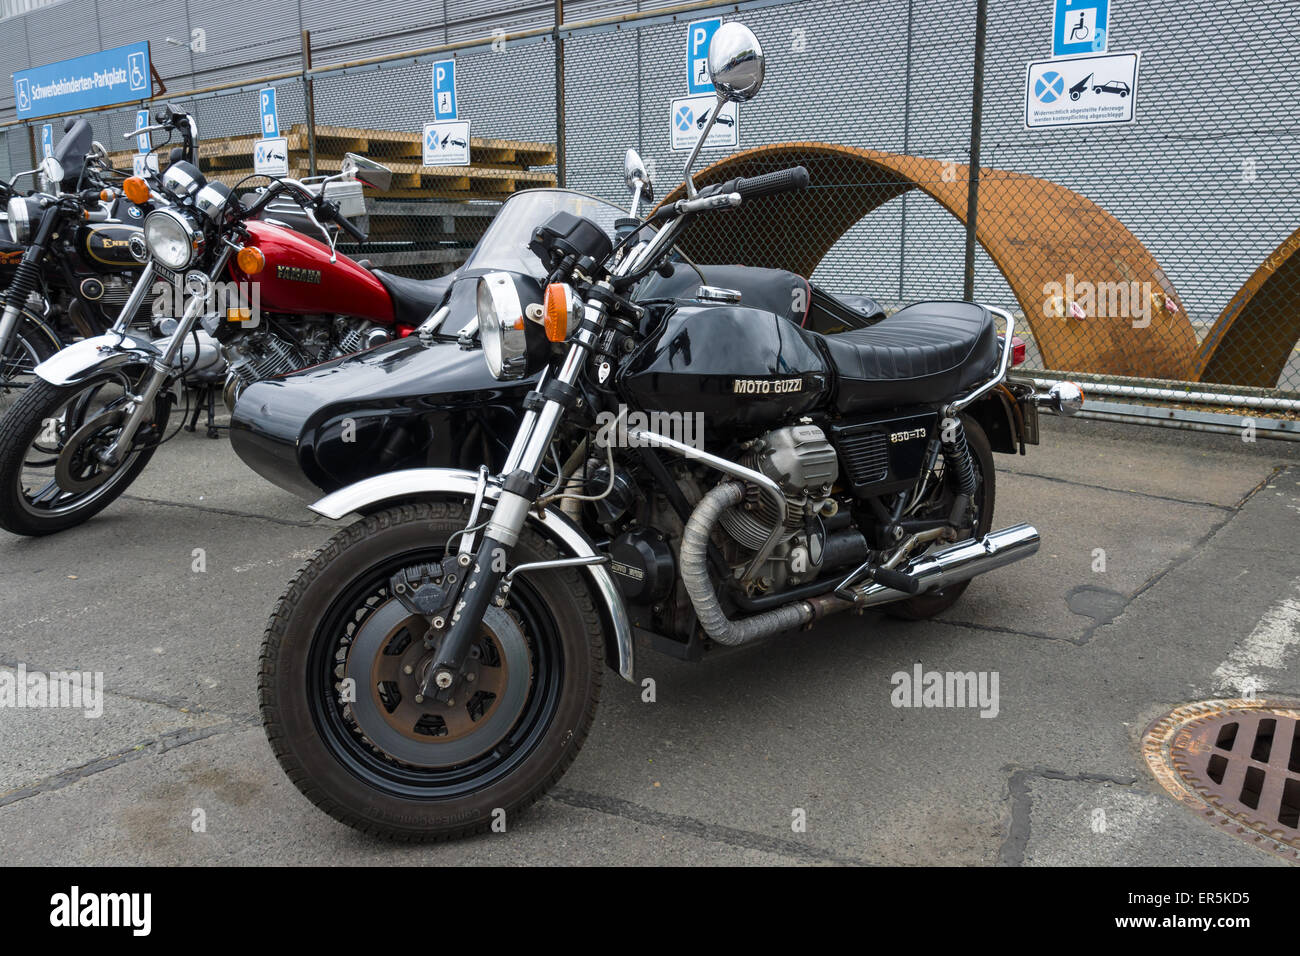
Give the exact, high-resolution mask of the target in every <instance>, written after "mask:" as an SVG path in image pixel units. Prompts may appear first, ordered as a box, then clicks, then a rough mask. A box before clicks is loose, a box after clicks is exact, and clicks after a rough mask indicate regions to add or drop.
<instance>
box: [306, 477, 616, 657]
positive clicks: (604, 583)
mask: <svg viewBox="0 0 1300 956" xmlns="http://www.w3.org/2000/svg"><path fill="white" fill-rule="evenodd" d="M477 488H478V475H476V474H475V473H474V472H472V471H462V470H460V469H458V468H408V469H406V470H404V471H390V472H388V473H387V474H384V475H375V476H374V477H373V478H366V479H364V480H363V481H358V482H357V483H356V484H353V485H348V487H346V488H340V489H339V490H338V491H336V492H334V493H333V494H331V495H326V496H325V497H324V498H322V499H320V500H319V501H317V502H316V503H315V504H313V505H312V506H311V510H312V511H315V512H316V513H317V514H321V515H324V516H325V517H326V518H332V519H334V520H336V521H337V520H338V519H339V518H342V517H343V516H345V515H348V514H351V513H353V512H363V513H364V512H366V511H369V510H371V509H373V508H374V507H375V506H376V505H380V504H383V503H384V502H387V501H394V500H396V499H405V500H407V501H410V500H417V501H418V500H430V499H434V500H436V499H445V498H469V499H472V498H473V497H474V493H475V491H476V490H477ZM496 494H497V490H496V489H495V488H493V487H491V486H489V487H488V490H487V497H489V498H494V497H496ZM528 522H529V524H530V525H532V527H533V528H535V529H536V530H537V531H539V532H540V533H541V534H542V535H543V536H545V537H546V538H548V539H550V540H551V542H552V543H554V544H555V545H556V546H557V547H558V548H559V549H560V550H561V551H562V552H564V554H565V556H566V557H574V558H590V557H595V556H597V555H598V554H599V552H598V551H597V550H596V548H595V547H594V546H593V545H592V543H591V540H590V539H589V538H588V537H587V536H586V534H584V533H583V531H582V529H581V528H579V527H578V526H577V525H575V524H574V523H573V522H571V521H570V520H569V519H568V518H566V517H565V516H564V515H562V514H561V513H560V512H559V511H556V510H554V509H547V511H546V514H545V517H538V515H537V514H536V512H530V513H529V516H528ZM583 570H584V571H586V572H587V576H588V579H589V580H590V582H591V590H592V594H593V596H594V597H595V599H596V603H597V607H599V608H600V611H601V617H603V618H604V621H605V657H606V659H607V660H608V661H609V663H610V665H611V666H614V667H617V669H618V673H619V675H620V676H621V677H622V678H623V679H624V680H627V681H631V680H632V679H633V678H632V675H633V664H634V660H633V646H632V621H631V619H630V618H629V617H628V613H627V608H626V606H625V605H624V604H623V596H622V594H621V593H620V592H619V590H618V586H617V585H616V584H615V583H614V579H613V578H612V577H611V576H610V573H609V570H608V569H607V568H606V567H605V565H603V564H589V565H586V566H585V567H584V568H583Z"/></svg>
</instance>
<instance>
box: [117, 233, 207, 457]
mask: <svg viewBox="0 0 1300 956" xmlns="http://www.w3.org/2000/svg"><path fill="white" fill-rule="evenodd" d="M229 259H230V247H229V246H227V247H225V248H224V249H223V250H222V251H221V255H219V256H218V257H217V261H216V263H215V264H214V265H213V267H212V270H211V272H210V274H209V275H208V276H207V281H206V282H205V283H204V284H203V293H202V294H201V295H193V296H190V299H189V302H188V303H187V304H186V306H185V312H184V313H182V315H181V320H180V322H179V323H178V324H177V325H176V331H175V332H173V333H172V337H171V338H170V339H169V340H168V342H167V347H166V348H165V349H163V352H162V354H161V355H159V356H158V357H157V358H156V359H154V362H153V366H152V367H151V370H150V373H149V378H148V380H147V381H146V382H145V385H144V387H143V388H142V389H140V394H139V395H133V396H132V397H131V401H132V407H131V412H130V414H129V415H128V416H127V419H126V421H125V422H124V423H123V425H122V430H121V431H120V432H119V433H118V435H117V438H116V439H114V441H113V444H112V445H110V446H109V447H108V448H105V449H104V450H103V451H102V452H101V453H100V459H101V460H102V461H105V462H109V463H112V464H117V463H118V462H119V461H120V460H121V456H122V449H123V448H128V449H129V448H130V447H131V445H132V444H133V443H134V442H135V435H136V432H138V431H139V430H140V426H141V425H143V424H144V421H145V419H146V418H147V417H148V416H149V414H150V412H151V411H152V410H153V406H154V400H155V399H156V398H157V397H158V392H159V391H161V390H162V387H163V385H165V384H166V382H167V380H168V379H169V378H171V377H172V376H173V375H174V374H175V373H176V370H177V369H176V366H177V362H176V356H177V355H178V354H180V352H181V349H182V347H183V346H184V344H185V337H186V336H187V335H189V334H190V330H191V329H193V328H194V323H195V322H197V321H198V319H199V316H201V315H202V314H203V309H204V308H205V307H206V306H207V303H208V291H209V289H211V283H212V280H213V279H215V278H216V277H217V276H219V275H221V271H222V270H223V269H225V267H226V262H227V261H228V260H229ZM141 278H142V279H143V278H144V277H143V276H141ZM138 288H140V286H139V285H137V289H138ZM131 298H132V299H134V298H135V292H134V291H133V292H132V293H131ZM127 304H128V305H129V304H130V300H128V302H127ZM122 315H123V316H126V315H128V313H127V312H126V310H125V309H123V312H122ZM128 321H129V319H128ZM121 322H122V318H121V317H119V318H118V324H121Z"/></svg>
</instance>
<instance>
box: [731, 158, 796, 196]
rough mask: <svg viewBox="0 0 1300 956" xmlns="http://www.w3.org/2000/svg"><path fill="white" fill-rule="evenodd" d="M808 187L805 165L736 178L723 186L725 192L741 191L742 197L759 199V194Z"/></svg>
mask: <svg viewBox="0 0 1300 956" xmlns="http://www.w3.org/2000/svg"><path fill="white" fill-rule="evenodd" d="M807 188H808V170H807V169H805V168H804V167H803V166H791V167H790V168H788V169H778V170H777V171H776V172H774V173H764V174H763V175H761V176H751V177H749V178H747V179H745V178H741V179H735V180H733V181H732V182H730V183H727V184H725V185H724V186H723V190H722V191H723V192H737V193H740V198H741V199H757V198H758V197H759V196H775V195H777V194H778V193H793V192H799V191H800V190H803V189H807Z"/></svg>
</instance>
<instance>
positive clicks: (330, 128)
mask: <svg viewBox="0 0 1300 956" xmlns="http://www.w3.org/2000/svg"><path fill="white" fill-rule="evenodd" d="M624 7H626V9H624V8H623V7H619V8H617V9H614V8H611V7H610V5H609V4H608V3H606V4H604V5H603V6H601V7H600V8H599V11H598V12H599V13H600V14H601V15H602V16H603V17H604V18H603V19H601V20H588V21H585V22H577V19H575V18H581V17H582V16H583V15H584V12H586V11H588V6H587V5H583V4H579V3H577V2H570V3H569V4H568V13H567V15H566V17H565V21H564V23H563V24H562V25H561V27H559V28H555V27H554V20H553V19H548V18H547V17H546V16H545V11H544V10H542V9H541V8H539V10H538V12H537V15H536V16H535V17H533V18H532V20H536V21H537V22H536V24H535V25H534V24H533V22H532V20H530V21H529V25H530V26H532V27H533V28H532V29H525V30H523V31H522V32H519V31H518V30H517V31H516V32H515V33H507V32H506V31H504V30H503V29H501V28H498V27H495V26H494V21H493V20H492V18H491V17H490V16H487V15H485V17H484V19H482V20H480V21H476V22H475V23H474V24H472V25H470V26H464V27H458V29H457V35H456V36H451V35H450V33H448V34H447V35H446V36H445V37H439V38H437V40H436V41H435V42H443V41H444V40H445V44H444V46H442V47H439V48H428V49H424V50H420V51H413V52H411V53H407V54H394V55H384V56H383V57H382V58H380V59H375V60H367V61H360V62H354V63H352V64H347V65H345V64H340V63H337V62H331V63H330V64H329V65H327V66H325V67H317V68H316V69H315V70H304V69H302V65H301V63H300V64H299V69H298V71H297V72H298V74H299V75H296V76H293V77H291V78H289V79H287V80H283V79H282V80H280V81H277V89H278V107H279V115H280V124H281V128H282V131H283V132H284V134H285V135H286V136H287V137H288V138H289V140H290V144H289V145H290V152H291V173H292V174H293V175H299V176H304V177H305V176H309V175H323V174H328V173H331V172H335V171H337V169H338V165H339V163H340V161H341V159H342V155H343V153H344V152H346V151H348V150H355V151H357V152H363V153H365V154H366V155H369V156H371V157H372V158H374V159H377V160H379V161H380V162H384V163H385V164H386V165H389V166H391V167H392V168H393V169H394V171H395V174H396V175H395V178H394V183H393V188H392V189H391V190H389V191H388V192H387V193H383V194H377V195H375V194H369V195H368V199H367V211H368V214H369V224H370V230H371V236H372V238H371V241H370V242H368V243H367V244H366V246H365V247H364V248H363V249H361V250H355V249H349V248H348V247H346V246H345V247H344V250H345V251H348V252H350V253H351V254H355V255H357V256H365V257H367V258H369V259H370V260H371V261H372V262H373V263H374V264H375V265H377V266H381V267H383V268H386V269H392V270H394V271H397V272H401V273H403V274H406V275H412V276H435V275H440V274H443V273H445V272H447V271H450V270H451V269H454V268H455V267H456V266H457V265H458V264H459V263H460V262H462V261H464V258H465V256H466V255H467V254H468V251H469V249H471V248H472V246H473V244H474V242H475V241H476V239H477V237H478V236H479V235H480V234H481V232H482V230H483V228H485V226H486V224H487V222H488V221H490V218H491V216H492V215H493V214H494V213H495V211H496V209H497V208H498V206H499V203H500V202H501V200H502V199H504V198H505V197H507V196H508V195H509V194H510V193H511V192H513V191H515V190H518V189H524V188H532V187H537V186H543V185H550V184H553V183H555V182H557V181H559V182H562V183H564V184H565V185H567V186H568V187H569V188H573V189H578V190H582V191H585V192H590V193H592V194H595V195H598V196H601V197H603V198H606V199H609V200H611V201H613V202H616V203H619V204H620V205H621V204H623V203H625V202H626V192H625V190H624V187H623V183H622V161H623V153H624V150H626V149H627V148H628V147H635V148H636V149H638V151H639V152H640V153H641V155H642V156H643V157H644V158H645V160H646V161H647V164H648V165H649V166H650V168H651V171H652V175H653V178H654V180H655V183H656V186H657V192H658V193H659V194H660V196H662V195H663V194H665V193H666V192H668V191H669V190H671V189H672V188H673V187H674V186H676V185H677V184H678V183H679V182H680V179H681V175H680V174H681V170H682V164H683V162H684V160H685V158H686V152H685V151H683V150H675V149H673V148H672V125H671V124H672V123H673V122H675V121H676V120H677V117H676V116H675V115H674V106H673V102H674V100H677V99H680V98H681V97H684V96H686V93H687V91H686V44H687V39H686V32H687V30H686V26H687V24H688V23H690V22H691V21H693V20H697V19H701V18H704V17H707V16H713V15H720V16H724V17H725V18H726V19H732V20H739V21H740V22H742V23H745V24H747V25H748V26H750V27H751V28H752V29H753V30H754V32H755V33H756V34H757V35H758V37H759V38H760V40H761V41H762V42H763V44H764V47H765V50H766V53H767V78H766V85H765V87H764V89H763V92H762V93H761V94H760V95H759V97H758V98H756V99H755V100H753V101H751V102H748V103H745V104H742V105H741V106H740V107H739V110H738V123H737V129H736V133H737V139H738V146H735V147H732V146H726V147H723V148H718V149H706V150H705V151H704V152H703V154H702V157H701V160H700V161H699V163H698V164H697V169H703V168H705V167H708V166H709V165H710V164H716V166H715V167H714V168H712V169H710V170H708V171H706V172H705V174H704V180H705V181H707V180H708V178H709V177H717V178H730V176H733V175H738V174H743V175H754V174H757V173H761V172H764V171H768V170H771V169H776V168H780V167H782V166H785V165H790V164H792V163H794V162H802V163H804V164H805V165H807V166H809V169H810V171H811V173H812V188H811V189H810V190H809V191H808V193H807V195H804V196H790V197H780V198H773V199H770V200H764V201H762V202H760V203H755V204H753V208H752V209H750V210H748V211H747V212H746V213H745V214H744V215H739V214H736V215H733V214H726V215H717V216H713V217H711V218H710V219H709V220H708V221H707V222H703V221H702V222H701V224H700V226H699V227H698V228H697V229H696V230H695V233H694V234H693V236H692V237H691V238H690V239H689V240H688V248H687V252H688V253H689V254H691V255H693V256H694V257H695V258H697V259H699V260H700V261H717V262H736V263H747V264H756V265H769V266H780V267H784V268H790V269H792V270H794V271H798V272H801V273H802V274H804V275H807V276H809V277H810V278H811V279H812V280H813V281H814V282H815V283H816V284H818V285H819V286H821V287H822V288H824V289H825V290H827V291H829V292H832V293H853V294H865V295H870V296H872V297H874V298H875V299H877V300H878V301H880V302H881V303H882V304H883V305H885V306H886V308H887V309H893V308H897V307H899V306H901V305H902V304H904V303H908V302H914V301H918V300H925V299H957V298H965V297H973V298H975V299H977V300H978V301H983V302H986V303H988V304H990V305H995V306H998V307H1002V308H1006V309H1008V310H1009V311H1011V312H1012V313H1013V314H1014V315H1015V316H1016V321H1017V334H1018V335H1020V336H1021V337H1022V338H1023V339H1025V340H1026V342H1027V344H1028V354H1029V358H1028V365H1029V367H1030V368H1034V369H1042V370H1047V371H1050V372H1053V373H1072V374H1074V373H1084V374H1087V375H1092V376H1096V377H1099V378H1101V379H1104V380H1106V381H1112V382H1114V381H1125V380H1132V379H1142V380H1161V381H1174V382H1185V383H1195V387H1196V388H1197V389H1199V390H1202V391H1206V392H1215V391H1216V390H1218V391H1229V390H1232V391H1241V390H1245V391H1247V392H1250V391H1251V390H1254V391H1253V392H1252V394H1260V395H1268V396H1273V397H1280V398H1285V397H1288V396H1291V395H1293V394H1300V361H1297V357H1296V340H1297V338H1298V337H1300V255H1294V254H1295V253H1297V252H1300V228H1298V227H1300V168H1298V165H1300V164H1297V162H1296V158H1297V156H1298V155H1300V152H1298V151H1297V139H1298V138H1300V132H1298V131H1297V127H1296V124H1295V120H1294V104H1295V103H1296V102H1297V101H1300V71H1296V70H1295V68H1294V63H1295V58H1294V52H1293V51H1294V46H1295V42H1296V41H1297V40H1300V26H1297V21H1296V19H1295V9H1294V2H1293V0H1257V2H1255V3H1253V4H1250V5H1249V6H1243V5H1241V4H1238V3H1233V2H1230V0H1197V2H1195V3H1188V4H1184V5H1180V6H1178V7H1176V8H1173V7H1170V5H1168V4H1164V3H1160V2H1158V0H1127V2H1125V3H1123V4H1122V5H1117V6H1116V9H1115V10H1114V11H1113V23H1112V26H1111V30H1110V34H1109V38H1108V39H1109V52H1110V53H1112V54H1119V53H1126V52H1139V51H1140V53H1141V61H1140V68H1139V71H1138V75H1137V77H1136V79H1135V80H1134V82H1133V83H1132V85H1131V87H1130V88H1129V89H1128V90H1127V91H1125V90H1123V89H1121V88H1120V87H1121V86H1127V85H1128V84H1127V83H1126V82H1121V81H1120V80H1119V79H1116V78H1113V77H1110V76H1109V75H1103V74H1104V73H1105V71H1106V70H1108V69H1110V66H1109V65H1103V66H1099V67H1098V68H1097V69H1094V70H1092V74H1093V75H1091V76H1090V77H1089V78H1088V79H1087V80H1086V82H1085V83H1084V84H1083V85H1082V86H1080V85H1079V84H1078V83H1076V82H1073V80H1074V77H1075V73H1076V72H1077V68H1076V65H1075V64H1073V63H1072V61H1070V60H1064V61H1057V63H1056V64H1055V65H1051V64H1049V65H1048V67H1045V68H1040V69H1039V72H1038V73H1037V74H1035V75H1036V76H1040V77H1042V78H1044V79H1046V73H1045V72H1044V71H1045V70H1050V71H1051V72H1053V73H1054V74H1059V75H1060V76H1061V77H1068V78H1070V79H1071V81H1072V82H1070V83H1069V84H1063V85H1061V86H1060V87H1059V88H1057V87H1056V86H1055V85H1054V84H1055V81H1054V80H1053V81H1049V82H1047V83H1046V84H1043V89H1042V91H1038V90H1035V88H1034V85H1033V84H1031V82H1030V80H1031V79H1033V77H1030V76H1029V75H1028V70H1029V64H1031V63H1034V62H1040V61H1046V60H1050V59H1051V57H1050V52H1051V33H1052V29H1053V23H1052V13H1053V7H1054V4H1052V3H1050V2H1047V0H1006V2H998V3H995V4H988V5H987V10H986V5H985V4H982V3H981V2H980V0H744V2H740V3H733V4H730V5H726V6H719V5H715V6H713V7H708V6H706V5H704V4H694V5H691V6H690V7H689V8H681V7H666V8H665V7H662V5H659V6H655V5H653V4H651V3H649V2H641V3H633V2H631V0H629V3H627V4H625V5H624ZM611 10H612V11H613V12H612V14H611ZM588 15H591V14H590V13H589V14H588ZM552 16H553V11H552ZM306 25H307V26H309V27H310V26H311V24H310V23H308V24H306ZM548 27H550V29H548ZM557 41H559V42H560V43H562V47H561V46H559V44H557ZM382 47H383V44H382V43H380V42H379V39H378V38H377V39H376V44H375V50H376V51H378V50H379V49H382ZM561 51H562V83H563V86H562V87H561V88H560V91H561V92H562V93H563V126H562V127H558V128H557V119H556V117H557V87H556V76H557V72H559V70H558V69H557V67H559V65H560V64H559V62H558V61H559V59H560V58H559V57H558V56H557V54H559V53H560V52H561ZM451 57H454V58H455V59H456V61H457V80H458V90H457V93H458V99H459V107H460V114H461V116H462V117H469V118H470V136H471V156H472V158H473V165H472V166H471V167H469V168H468V169H460V170H455V169H446V168H430V167H426V166H424V164H423V155H422V131H423V126H424V124H425V123H426V122H428V121H430V119H431V112H432V110H431V107H432V102H431V83H430V66H431V63H432V62H433V61H434V60H437V59H445V58H451ZM279 65H280V64H278V63H277V66H279ZM1099 70H1100V72H1099ZM241 83H242V84H243V85H241V86H239V87H238V88H237V89H231V90H217V91H209V92H202V91H200V92H197V93H193V94H190V93H184V94H180V95H178V96H177V97H176V101H177V102H179V103H181V104H187V105H188V108H190V109H191V110H192V111H193V112H194V114H195V116H196V117H197V120H198V123H199V129H200V134H201V137H202V141H203V143H204V144H205V145H204V147H203V161H204V166H205V171H206V172H208V174H209V175H210V176H215V177H217V178H221V179H222V180H223V181H226V182H228V183H231V184H234V183H235V182H238V181H240V180H243V179H244V177H245V176H247V175H248V173H249V172H251V169H250V168H249V167H251V160H250V159H249V153H250V151H251V145H252V139H253V138H254V136H255V131H256V130H257V129H258V125H259V123H258V112H257V97H256V93H255V91H256V88H257V86H258V85H259V84H258V81H256V80H247V81H241ZM1115 83H1119V86H1115V85H1113V84H1115ZM1076 87H1077V88H1078V92H1079V96H1078V97H1077V98H1076V100H1075V101H1076V102H1077V103H1078V104H1079V105H1087V104H1090V103H1091V104H1103V105H1106V106H1107V108H1108V109H1109V108H1110V107H1111V106H1115V107H1123V108H1126V107H1129V106H1130V105H1131V106H1132V108H1133V111H1134V113H1135V118H1134V120H1133V121H1132V122H1129V123H1114V124H1110V125H1094V126H1068V127H1058V128H1027V125H1026V115H1027V108H1028V107H1030V106H1033V105H1036V104H1037V105H1040V106H1041V105H1043V104H1044V102H1045V99H1044V98H1045V97H1049V98H1050V97H1054V96H1061V97H1070V96H1071V95H1072V94H1073V92H1074V91H1075V88H1076ZM135 109H136V107H134V106H132V107H129V108H126V107H124V108H122V109H118V110H114V111H106V112H102V113H93V114H89V116H88V118H89V119H91V122H92V124H93V125H94V127H95V132H96V136H97V138H99V139H101V140H102V141H103V142H104V143H105V145H107V146H108V147H109V149H110V150H115V149H119V148H122V147H123V143H124V140H123V135H124V134H126V133H128V132H129V131H130V130H131V129H132V128H133V127H134V123H135ZM1112 112H1113V111H1112ZM1120 112H1123V109H1122V108H1121V109H1120ZM694 119H695V117H694V116H692V120H694ZM52 122H55V123H58V122H60V121H58V120H54V121H52ZM33 125H39V124H33ZM557 133H562V134H563V135H562V136H559V135H557ZM973 134H976V135H973ZM3 135H4V143H3V148H2V149H0V172H3V173H4V174H5V175H6V176H8V175H12V174H13V172H16V171H18V170H20V169H26V168H30V166H31V165H32V162H31V160H32V158H33V157H32V152H33V143H34V142H35V141H38V140H39V133H37V134H36V135H35V136H34V135H33V130H32V129H30V128H29V127H28V126H27V125H23V124H19V125H15V126H10V127H7V128H5V129H4V130H3ZM975 151H977V152H976V153H975V155H974V157H973V156H972V154H973V152H975ZM975 169H978V176H976V175H975V174H974V173H973V170H975ZM255 184H256V181H255V180H249V181H248V183H247V184H246V185H248V186H249V187H251V186H253V185H255ZM972 200H974V201H972Z"/></svg>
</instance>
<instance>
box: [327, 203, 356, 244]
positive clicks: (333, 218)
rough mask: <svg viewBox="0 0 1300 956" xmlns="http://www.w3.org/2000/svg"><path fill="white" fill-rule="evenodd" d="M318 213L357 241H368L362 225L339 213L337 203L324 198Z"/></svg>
mask: <svg viewBox="0 0 1300 956" xmlns="http://www.w3.org/2000/svg"><path fill="white" fill-rule="evenodd" d="M317 215H318V216H319V217H320V218H321V219H324V220H325V221H326V222H332V223H334V224H335V225H336V226H338V227H339V228H340V229H342V230H343V231H344V232H346V233H347V234H348V235H349V236H351V237H352V238H353V239H355V240H356V241H357V242H365V241H366V234H365V233H364V232H363V231H362V230H361V227H360V226H357V225H356V224H354V223H352V222H351V221H349V220H348V218H347V217H346V216H342V215H340V214H339V207H338V204H337V203H332V202H329V201H328V200H322V202H321V204H320V212H319V213H317Z"/></svg>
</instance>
